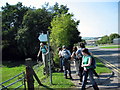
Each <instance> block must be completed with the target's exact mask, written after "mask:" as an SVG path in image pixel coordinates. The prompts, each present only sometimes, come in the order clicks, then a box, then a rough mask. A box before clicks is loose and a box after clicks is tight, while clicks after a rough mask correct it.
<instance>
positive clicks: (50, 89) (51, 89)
mask: <svg viewBox="0 0 120 90" xmlns="http://www.w3.org/2000/svg"><path fill="white" fill-rule="evenodd" d="M42 87H44V88H46V89H48V90H55V89H53V88H50V87H48V86H46V85H42Z"/></svg>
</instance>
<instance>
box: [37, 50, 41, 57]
mask: <svg viewBox="0 0 120 90" xmlns="http://www.w3.org/2000/svg"><path fill="white" fill-rule="evenodd" d="M40 53H41V48H40V50H39V52H38V54H37V57H39V55H40Z"/></svg>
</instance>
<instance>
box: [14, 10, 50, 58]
mask: <svg viewBox="0 0 120 90" xmlns="http://www.w3.org/2000/svg"><path fill="white" fill-rule="evenodd" d="M50 22H51V15H50V14H49V13H48V12H47V11H46V10H44V9H37V10H29V11H28V12H27V13H26V15H24V19H23V22H22V23H23V28H22V29H19V31H18V33H17V36H16V40H17V41H18V42H17V43H18V47H19V50H20V51H21V52H23V53H24V54H25V56H29V57H34V56H36V54H37V52H38V47H39V46H38V45H39V44H38V43H39V41H38V36H39V34H40V33H42V32H44V33H46V32H47V31H48V26H50ZM33 51H34V52H33Z"/></svg>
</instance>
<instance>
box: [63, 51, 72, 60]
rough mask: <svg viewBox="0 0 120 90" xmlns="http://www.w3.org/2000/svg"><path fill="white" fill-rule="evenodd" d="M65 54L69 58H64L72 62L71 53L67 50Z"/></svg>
mask: <svg viewBox="0 0 120 90" xmlns="http://www.w3.org/2000/svg"><path fill="white" fill-rule="evenodd" d="M65 53H66V54H67V57H64V58H65V59H67V60H70V59H71V57H70V54H69V52H68V51H67V50H65Z"/></svg>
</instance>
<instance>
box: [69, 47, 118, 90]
mask: <svg viewBox="0 0 120 90" xmlns="http://www.w3.org/2000/svg"><path fill="white" fill-rule="evenodd" d="M92 51H94V54H95V55H96V54H97V55H98V58H101V57H103V56H104V59H107V60H108V61H109V59H111V58H112V60H114V59H115V60H116V61H115V60H114V62H115V63H114V62H113V61H112V60H110V61H111V62H112V64H114V65H116V67H117V68H119V65H117V62H118V59H116V58H117V57H115V56H117V55H118V54H117V53H118V51H116V50H112V51H110V50H105V49H104V50H99V49H98V48H97V49H95V48H94V49H92ZM99 55H100V56H99ZM102 55H103V56H102ZM108 55H110V56H111V57H109V56H108ZM107 57H108V58H107ZM111 62H110V63H111ZM71 71H72V77H73V80H72V82H73V83H74V84H75V86H76V88H78V89H79V88H81V82H80V81H79V77H78V76H77V75H76V74H75V71H76V70H75V67H74V64H73V62H72V63H71ZM112 71H113V73H104V74H101V75H100V79H97V78H95V80H96V82H97V83H98V87H99V88H100V90H108V89H111V90H120V78H119V76H118V74H117V72H116V71H114V69H112ZM86 88H87V89H88V90H90V89H91V90H93V88H92V87H91V84H90V83H89V80H88V84H87V86H86Z"/></svg>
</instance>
